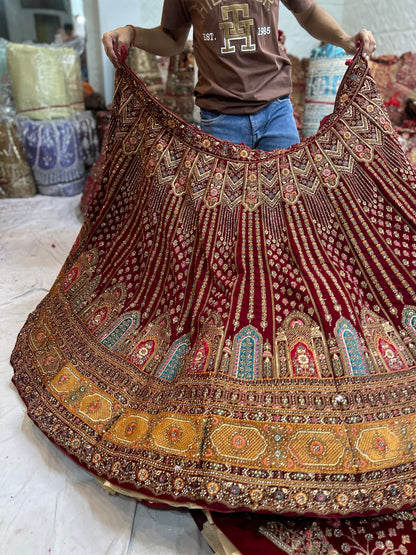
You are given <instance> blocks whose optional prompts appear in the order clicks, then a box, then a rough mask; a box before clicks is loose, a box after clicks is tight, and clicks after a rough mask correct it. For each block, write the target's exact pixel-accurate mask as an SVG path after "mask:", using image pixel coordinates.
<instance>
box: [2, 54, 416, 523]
mask: <svg viewBox="0 0 416 555" xmlns="http://www.w3.org/2000/svg"><path fill="white" fill-rule="evenodd" d="M415 183H416V176H415V174H414V171H413V170H412V167H411V165H410V164H409V162H408V161H407V159H406V157H405V155H404V153H403V152H402V150H401V148H400V146H399V144H398V142H397V139H396V137H395V135H394V133H393V130H392V126H391V124H390V121H389V119H388V116H387V114H386V112H385V109H384V108H383V105H382V102H381V100H380V98H379V96H378V94H377V91H376V88H375V84H374V81H373V79H372V78H371V75H370V74H369V72H368V67H367V63H366V62H365V60H364V59H363V58H362V57H361V56H360V55H357V56H356V57H355V58H354V60H353V62H352V63H351V64H350V65H349V67H348V69H347V71H346V74H345V77H344V79H343V81H342V83H341V85H340V88H339V92H338V96H337V99H336V103H335V109H334V113H333V114H332V115H331V116H330V117H329V118H328V119H327V120H326V121H325V122H323V124H322V126H321V128H320V130H319V131H318V133H317V134H316V135H314V136H312V137H310V138H308V139H306V140H304V141H303V142H302V143H301V144H299V145H295V146H293V147H291V148H290V149H287V150H282V151H275V152H272V153H266V152H262V151H255V150H250V149H248V148H247V147H245V146H244V145H235V144H232V143H228V142H224V141H220V140H217V139H215V138H214V137H211V136H208V135H205V134H203V133H201V132H200V131H199V130H198V129H196V128H195V127H193V126H192V125H190V124H188V123H186V122H184V121H183V120H181V119H180V118H178V117H177V116H175V114H173V113H172V112H170V111H169V110H168V109H166V108H165V107H163V106H162V105H161V104H160V103H159V102H158V101H157V100H156V99H155V98H154V97H152V95H151V94H150V93H149V92H148V91H147V90H146V88H145V87H144V85H143V84H142V83H141V82H140V80H139V79H138V78H137V77H136V76H135V75H134V74H133V73H132V72H131V70H129V69H128V68H127V67H123V68H122V69H121V70H120V71H119V73H118V75H117V78H116V91H115V96H114V107H113V114H112V119H111V122H110V128H109V135H108V143H107V158H106V165H105V167H104V171H103V179H102V184H101V188H99V190H98V192H97V193H96V195H95V198H94V200H93V202H92V204H91V205H90V208H89V210H88V213H87V217H86V221H85V223H84V225H83V227H82V230H81V232H80V235H79V237H78V239H77V241H76V243H75V245H74V246H73V249H72V252H71V253H70V255H69V257H68V259H67V261H66V263H65V265H64V267H63V268H62V271H61V273H60V275H59V277H58V279H57V281H56V282H55V284H54V286H53V288H52V289H51V291H50V293H49V294H48V296H47V297H46V298H45V299H44V300H43V301H42V303H41V304H40V305H39V307H38V308H37V309H36V311H35V312H34V313H33V314H31V315H30V316H29V318H28V321H27V323H26V324H25V326H24V328H23V330H22V332H21V333H20V336H19V339H18V342H17V345H16V348H15V350H14V352H13V355H12V362H13V365H14V368H15V376H14V383H15V384H16V386H17V388H18V390H19V392H20V394H21V396H22V397H23V399H24V401H25V403H26V404H27V407H28V413H29V416H30V417H31V418H32V419H33V421H34V422H35V423H36V424H37V426H39V428H40V429H41V430H42V431H43V432H44V433H45V434H46V435H47V436H48V437H49V438H50V439H51V440H52V441H54V442H55V443H56V444H57V445H58V446H59V447H60V448H61V449H63V450H64V451H65V452H66V453H67V454H68V455H69V456H70V457H72V458H73V459H74V460H76V461H77V462H79V463H80V464H81V465H83V466H84V467H85V468H87V469H89V470H90V471H91V472H93V473H95V474H96V475H97V476H99V477H101V478H103V479H106V480H107V481H108V482H110V483H112V484H114V485H116V486H118V487H122V488H124V489H125V491H126V492H127V493H128V492H129V491H130V493H131V494H132V495H133V494H135V493H137V492H138V493H139V494H141V495H145V496H147V497H149V498H157V499H159V500H161V501H163V500H165V501H167V502H170V503H177V504H183V505H187V504H194V505H198V506H201V507H209V508H210V509H212V510H221V511H237V510H246V511H247V510H249V511H262V512H272V513H280V514H307V515H316V516H323V515H326V516H327V515H341V516H345V515H357V514H375V513H379V512H386V511H394V510H398V509H400V508H404V507H409V506H411V505H414V504H415V502H416V489H415V487H416V484H415V476H416V441H415V440H416V438H415V430H416V416H415V414H414V412H415V395H416V389H415V386H416V380H415V378H416V366H415V359H416V347H415V341H416V290H415V272H416V226H415V224H416V200H415Z"/></svg>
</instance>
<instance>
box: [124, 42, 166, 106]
mask: <svg viewBox="0 0 416 555" xmlns="http://www.w3.org/2000/svg"><path fill="white" fill-rule="evenodd" d="M127 64H128V66H129V67H131V69H132V70H133V71H134V73H135V74H136V75H138V76H139V77H140V79H141V80H142V81H143V83H145V84H146V85H147V87H148V89H149V91H150V92H152V93H153V94H154V95H155V96H156V97H157V98H163V94H164V90H165V84H164V83H163V79H162V75H161V72H160V69H159V65H158V62H157V58H156V56H155V55H154V54H149V53H148V52H145V51H144V50H141V49H140V48H130V49H129V55H128V58H127Z"/></svg>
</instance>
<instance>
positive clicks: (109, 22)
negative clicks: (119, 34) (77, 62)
mask: <svg viewBox="0 0 416 555" xmlns="http://www.w3.org/2000/svg"><path fill="white" fill-rule="evenodd" d="M162 5H163V0H115V1H114V0H84V10H85V14H86V19H87V37H88V42H90V41H94V43H95V44H94V47H93V45H92V44H91V46H88V48H89V50H87V56H88V63H89V66H91V65H92V63H93V60H92V54H91V53H90V50H92V49H94V51H98V48H100V51H101V58H102V75H103V78H102V83H103V88H102V89H101V88H100V87H97V84H98V82H95V83H94V82H92V83H91V84H92V86H93V88H95V90H98V91H100V92H102V93H104V98H105V102H106V104H109V103H110V102H111V100H112V97H113V90H114V68H113V66H112V64H111V63H110V62H109V60H108V58H107V57H106V55H105V53H104V49H103V47H102V45H101V37H102V35H103V33H105V32H106V31H111V30H112V29H116V28H117V27H123V25H126V24H131V25H136V26H140V27H156V26H157V25H159V24H160V16H161V13H162ZM94 11H96V16H95V17H96V18H98V20H96V21H94V22H92V25H91V32H90V23H89V19H90V16H89V15H88V14H89V12H91V14H92V13H93V12H94ZM92 27H93V29H92ZM88 42H87V45H88ZM96 77H97V76H96ZM97 81H98V79H97ZM94 85H95V86H94Z"/></svg>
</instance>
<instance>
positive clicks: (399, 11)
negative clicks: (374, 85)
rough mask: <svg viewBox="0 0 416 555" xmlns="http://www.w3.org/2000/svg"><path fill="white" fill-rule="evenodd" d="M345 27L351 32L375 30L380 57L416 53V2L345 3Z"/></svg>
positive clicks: (372, 0) (373, 0)
mask: <svg viewBox="0 0 416 555" xmlns="http://www.w3.org/2000/svg"><path fill="white" fill-rule="evenodd" d="M343 24H344V28H345V30H346V31H347V32H349V33H353V32H355V30H359V29H357V26H358V27H359V28H360V29H361V28H366V29H371V30H372V31H373V34H374V36H375V39H376V42H377V50H376V54H377V55H383V54H397V55H400V54H403V53H404V52H409V51H410V52H416V4H415V1H414V0H345V2H344V13H343Z"/></svg>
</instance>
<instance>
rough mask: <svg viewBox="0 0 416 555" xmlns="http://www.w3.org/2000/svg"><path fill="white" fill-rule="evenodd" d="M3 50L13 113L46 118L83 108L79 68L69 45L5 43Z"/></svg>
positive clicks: (38, 118) (62, 115) (63, 115)
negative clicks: (60, 46)
mask: <svg viewBox="0 0 416 555" xmlns="http://www.w3.org/2000/svg"><path fill="white" fill-rule="evenodd" d="M6 52H7V65H8V70H9V74H10V78H11V82H12V88H13V96H14V101H15V104H16V111H17V113H19V114H22V115H25V116H28V117H30V118H32V119H35V120H47V119H53V118H68V117H70V116H72V115H74V114H75V113H77V112H79V111H82V110H84V99H83V90H82V82H81V69H80V65H79V61H78V58H77V55H76V53H75V51H74V50H73V49H72V48H56V47H53V46H33V45H29V44H16V43H8V44H7V48H6Z"/></svg>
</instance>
